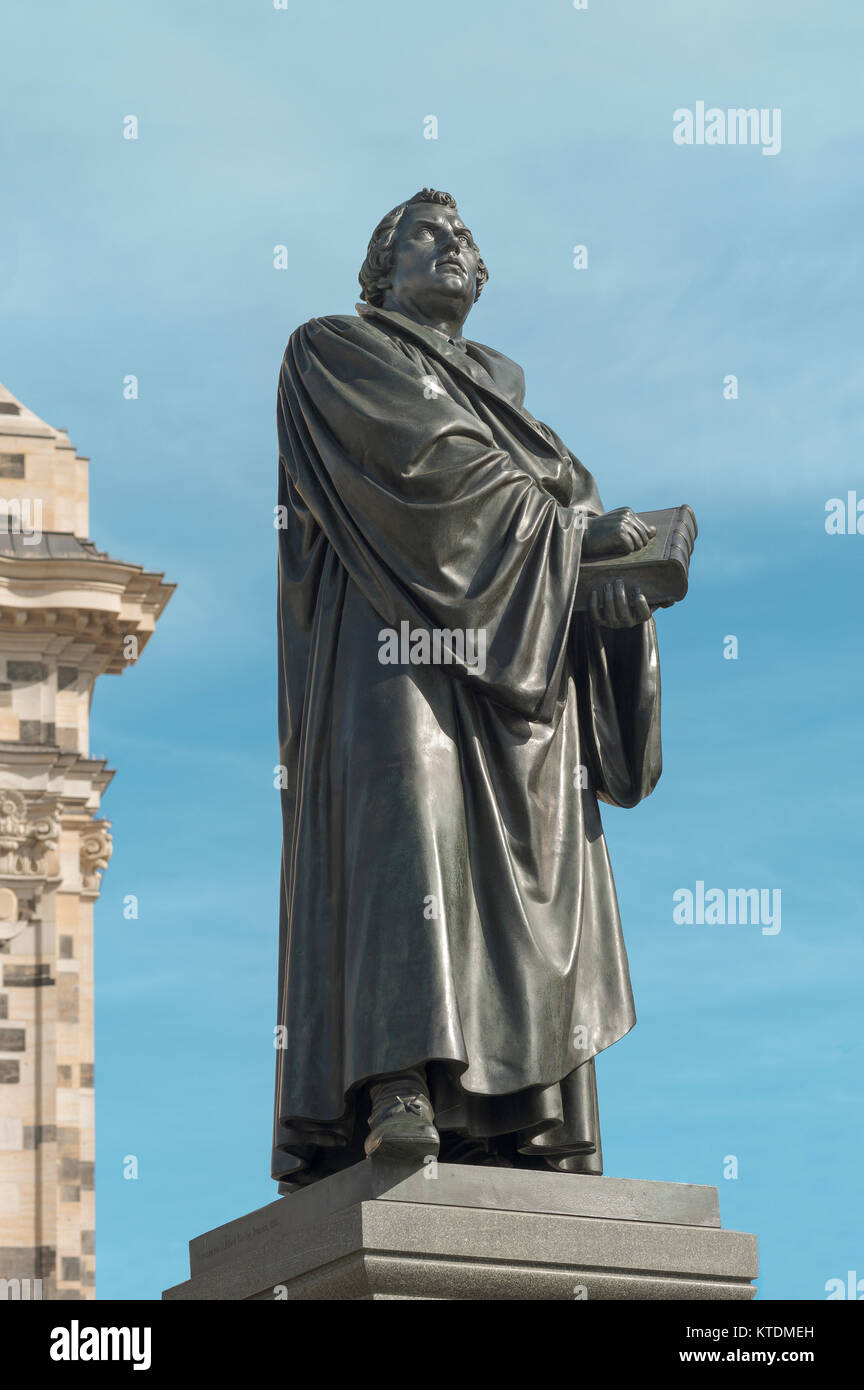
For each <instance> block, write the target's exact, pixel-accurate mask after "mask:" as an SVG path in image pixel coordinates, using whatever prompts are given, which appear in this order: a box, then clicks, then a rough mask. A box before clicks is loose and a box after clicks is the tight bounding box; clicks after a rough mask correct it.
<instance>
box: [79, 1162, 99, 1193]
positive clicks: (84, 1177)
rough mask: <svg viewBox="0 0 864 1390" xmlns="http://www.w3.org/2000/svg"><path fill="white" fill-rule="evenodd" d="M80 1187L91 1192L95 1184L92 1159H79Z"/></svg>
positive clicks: (94, 1168)
mask: <svg viewBox="0 0 864 1390" xmlns="http://www.w3.org/2000/svg"><path fill="white" fill-rule="evenodd" d="M80 1168H81V1187H82V1189H83V1190H84V1191H85V1192H92V1191H93V1188H94V1185H95V1177H96V1164H95V1163H94V1162H93V1161H92V1159H87V1160H84V1159H82V1160H81V1164H80Z"/></svg>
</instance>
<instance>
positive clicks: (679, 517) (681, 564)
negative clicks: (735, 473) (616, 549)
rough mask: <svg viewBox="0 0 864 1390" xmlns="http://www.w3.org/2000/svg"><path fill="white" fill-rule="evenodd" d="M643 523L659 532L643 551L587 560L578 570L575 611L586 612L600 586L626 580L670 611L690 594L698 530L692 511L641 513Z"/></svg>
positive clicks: (625, 581) (672, 510) (678, 508)
mask: <svg viewBox="0 0 864 1390" xmlns="http://www.w3.org/2000/svg"><path fill="white" fill-rule="evenodd" d="M637 515H638V517H639V519H640V520H641V521H644V522H646V524H647V525H649V526H655V527H656V528H657V534H656V535H655V536H654V537H653V538H652V539H651V540H650V541H649V542H648V544H647V545H646V546H643V548H642V549H641V550H632V551H630V552H629V554H627V555H607V556H604V557H603V558H602V559H597V560H585V561H584V562H583V564H581V565H580V566H579V579H578V582H577V585H576V607H577V609H587V607H588V599H589V595H590V593H591V590H592V589H593V588H594V587H595V586H596V585H597V584H608V583H610V582H612V583H614V582H615V580H617V579H623V581H624V583H625V584H626V585H627V586H628V588H630V587H631V586H633V585H638V586H639V588H640V589H641V590H642V592H643V594H644V595H645V597H646V598H647V600H648V602H649V603H653V604H657V605H659V606H661V607H668V606H669V605H670V604H672V603H677V602H678V600H679V599H682V598H683V597H684V595H685V594H686V592H687V580H688V575H689V572H690V556H691V555H692V554H693V547H694V545H695V544H696V536H697V535H698V528H697V526H696V518H695V516H694V515H693V511H692V509H691V508H690V507H688V506H687V505H686V504H685V505H684V506H681V507H668V508H667V509H666V510H665V511H662V512H638V513H637Z"/></svg>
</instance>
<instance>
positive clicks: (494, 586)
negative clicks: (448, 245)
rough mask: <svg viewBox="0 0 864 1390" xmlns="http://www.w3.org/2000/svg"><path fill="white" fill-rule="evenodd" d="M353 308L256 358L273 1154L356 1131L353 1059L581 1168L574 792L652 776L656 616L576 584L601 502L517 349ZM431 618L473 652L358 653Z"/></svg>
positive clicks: (360, 1118)
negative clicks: (272, 971) (527, 396)
mask: <svg viewBox="0 0 864 1390" xmlns="http://www.w3.org/2000/svg"><path fill="white" fill-rule="evenodd" d="M357 307H358V311H359V314H360V316H359V317H355V316H353V315H333V316H331V317H327V318H320V319H312V320H311V321H310V322H309V323H307V324H305V325H303V326H302V327H301V328H298V329H297V331H296V332H295V333H294V334H293V335H292V337H291V340H290V342H289V344H288V347H287V349H286V352H285V357H284V360H283V363H282V369H281V375H280V382H279V393H278V412H277V418H278V431H279V451H280V468H279V504H280V514H279V525H280V529H279V532H278V535H279V605H278V633H279V741H280V764H281V767H282V769H283V772H282V778H283V781H284V786H283V788H282V791H281V800H282V814H283V858H282V879H281V908H280V934H279V984H278V1025H279V1026H278V1036H277V1052H276V1058H277V1068H276V1072H277V1074H276V1101H275V1124H274V1141H273V1155H272V1172H273V1176H274V1177H275V1178H277V1179H281V1180H287V1181H288V1183H289V1184H294V1183H302V1182H304V1181H309V1180H311V1179H312V1178H314V1177H316V1176H320V1175H321V1174H322V1173H325V1172H329V1171H333V1170H335V1169H337V1168H339V1167H343V1166H345V1165H346V1164H348V1163H350V1162H355V1161H357V1160H358V1159H362V1157H363V1151H362V1139H363V1132H364V1130H365V1119H366V1117H367V1116H368V1086H367V1085H366V1084H364V1083H368V1082H369V1081H370V1079H371V1078H374V1077H376V1076H381V1075H384V1074H387V1073H393V1072H399V1071H402V1070H404V1069H406V1068H409V1067H414V1066H418V1065H421V1064H426V1070H427V1076H428V1078H429V1084H430V1094H431V1097H432V1101H433V1105H434V1107H435V1112H436V1124H437V1125H438V1127H439V1129H441V1130H443V1131H447V1132H451V1131H452V1132H454V1133H456V1134H461V1135H466V1136H473V1137H476V1138H480V1139H484V1140H487V1141H489V1143H490V1144H491V1145H492V1146H493V1148H494V1147H495V1146H496V1145H499V1144H501V1143H504V1144H505V1145H506V1143H509V1144H510V1146H511V1150H510V1151H511V1152H512V1151H513V1150H514V1149H515V1151H516V1152H517V1153H519V1154H526V1155H536V1156H538V1157H547V1158H549V1159H551V1160H552V1161H553V1163H554V1166H557V1167H559V1168H561V1169H562V1170H564V1171H580V1172H595V1173H598V1172H601V1171H602V1160H601V1147H600V1133H599V1122H598V1111H597V1093H596V1080H595V1075H594V1060H593V1059H594V1057H595V1056H596V1055H597V1054H598V1053H599V1052H601V1051H602V1050H603V1049H604V1048H607V1047H609V1046H610V1045H611V1044H612V1043H614V1042H616V1041H617V1040H618V1039H619V1038H621V1037H622V1036H623V1035H624V1034H625V1033H627V1032H628V1031H629V1029H630V1028H631V1027H632V1026H633V1024H634V1022H635V1013H634V1008H633V999H632V993H631V988H630V979H629V972H628V965H627V956H626V951H625V947H624V941H623V936H622V932H621V922H620V918H619V913H618V906H617V900H616V894H615V887H614V882H613V878H612V871H611V867H610V864H609V858H608V854H607V849H606V843H605V840H604V837H603V831H602V827H601V822H600V814H599V807H598V800H599V801H605V802H608V803H611V804H613V805H617V806H627V807H629V806H634V805H636V803H637V802H639V801H640V800H641V799H642V797H644V796H647V795H648V794H649V792H650V791H651V790H652V789H653V787H654V785H655V784H656V781H657V779H658V777H659V775H660V768H661V755H660V682H659V667H658V656H657V640H656V632H655V627H654V622H653V620H651V621H649V622H646V623H641V624H639V625H637V626H636V627H633V628H630V629H609V628H603V627H601V626H598V625H597V624H595V623H593V622H592V621H591V620H590V619H589V618H588V617H587V616H586V615H585V614H582V613H579V612H576V611H575V610H574V606H573V600H574V593H575V588H576V580H577V577H578V572H579V562H580V553H581V546H582V538H583V535H584V530H583V525H582V521H581V520H580V510H579V509H580V508H581V509H584V511H583V514H582V515H583V518H584V515H588V516H591V515H597V514H599V513H601V512H602V510H603V508H602V505H601V502H600V498H599V496H598V493H597V489H596V486H595V483H594V480H593V478H592V477H591V475H590V473H589V472H588V471H587V470H586V469H585V468H584V467H583V465H582V464H581V463H580V462H579V460H578V459H577V458H576V457H575V456H574V455H573V454H572V453H570V451H569V450H568V449H567V448H566V446H565V445H564V444H563V443H562V442H561V440H560V439H559V438H558V436H557V435H556V434H555V433H554V432H553V431H552V430H551V429H549V428H548V427H547V426H545V425H543V424H541V423H540V422H538V421H537V420H535V419H534V418H533V417H532V416H531V415H530V414H529V413H528V411H527V410H526V409H525V407H524V405H523V396H524V380H523V373H522V371H521V368H519V367H518V366H517V365H516V364H515V363H514V362H512V361H510V360H509V359H508V358H506V357H504V356H503V355H502V354H500V353H498V352H496V351H494V350H493V349H491V348H488V347H484V346H482V345H481V344H479V343H474V342H471V341H468V340H465V339H461V340H458V341H456V340H452V339H449V338H448V337H446V336H445V335H444V334H443V333H441V332H439V331H438V330H435V329H432V328H428V327H425V326H422V325H419V324H417V323H415V322H413V321H412V320H411V319H409V318H407V317H405V316H403V315H401V314H398V313H395V312H392V311H388V310H383V309H372V308H367V307H366V306H360V305H358V306H357ZM405 623H407V624H408V625H409V627H408V628H407V629H405V628H403V627H402V626H401V625H402V624H405ZM444 629H446V630H448V631H449V632H450V633H452V632H454V631H463V632H464V631H466V630H468V631H471V632H473V633H479V632H482V633H483V635H484V638H485V662H480V661H475V662H474V663H471V662H470V661H469V660H468V659H467V658H466V660H464V661H463V662H461V663H460V662H458V661H456V660H454V661H450V662H447V661H444V660H442V661H441V662H440V663H439V664H433V663H427V664H405V665H396V664H383V663H382V660H381V659H380V653H381V649H382V639H381V634H382V632H384V631H385V630H393V631H395V632H397V633H399V632H404V631H410V632H411V633H412V634H414V633H417V632H418V631H420V632H427V633H430V634H431V633H433V632H434V631H436V630H438V631H439V632H440V631H441V630H444ZM445 643H446V636H445ZM456 655H457V656H458V652H457V653H456ZM502 1151H503V1150H502ZM283 1190H291V1186H290V1185H289V1186H288V1187H286V1188H285V1189H283Z"/></svg>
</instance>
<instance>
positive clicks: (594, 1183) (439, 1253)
mask: <svg viewBox="0 0 864 1390" xmlns="http://www.w3.org/2000/svg"><path fill="white" fill-rule="evenodd" d="M189 1257H190V1266H191V1278H189V1279H188V1280H187V1281H186V1282H185V1283H183V1284H177V1285H176V1286H175V1287H174V1288H171V1289H167V1290H166V1291H165V1293H164V1294H163V1298H166V1299H199V1300H200V1299H204V1300H211V1299H212V1300H217V1301H220V1300H237V1299H244V1300H245V1299H249V1300H257V1301H260V1300H267V1301H270V1300H274V1299H288V1300H292V1301H296V1300H304V1299H306V1300H309V1299H312V1300H316V1299H336V1300H351V1299H359V1300H369V1299H409V1298H411V1299H416V1298H421V1299H481V1300H498V1299H569V1300H573V1299H584V1298H588V1299H592V1298H602V1299H712V1300H713V1299H742V1298H743V1299H749V1298H753V1296H754V1294H755V1292H756V1289H755V1287H754V1285H753V1283H752V1282H751V1281H752V1280H753V1279H754V1278H755V1277H756V1274H757V1249H756V1237H755V1236H753V1235H744V1234H742V1233H741V1232H739V1231H725V1230H723V1229H722V1228H721V1225H720V1214H719V1209H718V1201H717V1189H716V1188H715V1187H695V1186H692V1185H690V1184H686V1183H666V1182H640V1181H638V1180H633V1179H629V1178H596V1177H582V1176H577V1175H575V1174H563V1173H553V1172H548V1173H542V1172H533V1171H525V1170H518V1169H506V1168H480V1167H469V1166H466V1165H457V1164H447V1163H439V1164H430V1165H429V1167H428V1168H425V1169H423V1168H421V1169H416V1168H415V1169H410V1168H404V1167H399V1166H396V1165H393V1164H389V1163H383V1162H381V1161H376V1160H367V1161H366V1162H365V1163H360V1164H357V1166H356V1167H354V1168H349V1169H347V1170H346V1171H345V1172H343V1173H338V1174H336V1175H335V1176H334V1177H332V1178H328V1179H325V1180H324V1181H322V1182H319V1183H317V1184H314V1185H313V1186H311V1187H309V1188H307V1189H305V1190H303V1191H300V1192H297V1193H295V1194H293V1195H292V1196H288V1197H280V1198H279V1199H278V1200H277V1201H275V1202H271V1203H270V1205H269V1206H266V1207H261V1208H260V1210H258V1211H255V1212H251V1213H250V1214H249V1215H248V1216H242V1217H240V1218H239V1219H238V1220H236V1221H230V1222H228V1224H227V1225H225V1226H219V1227H217V1228H216V1229H215V1230H213V1231H208V1232H207V1234H206V1235H202V1236H198V1237H197V1238H196V1239H195V1240H193V1241H191V1242H190V1245H189Z"/></svg>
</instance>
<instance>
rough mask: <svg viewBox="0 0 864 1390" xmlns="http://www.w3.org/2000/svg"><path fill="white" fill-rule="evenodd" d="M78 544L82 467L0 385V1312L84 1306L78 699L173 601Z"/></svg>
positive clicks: (87, 796)
mask: <svg viewBox="0 0 864 1390" xmlns="http://www.w3.org/2000/svg"><path fill="white" fill-rule="evenodd" d="M88 534H89V515H88V461H87V459H86V458H81V457H79V456H78V454H76V452H75V449H74V447H73V445H72V444H71V443H70V442H69V438H68V436H67V434H66V432H65V431H64V430H62V429H53V428H52V427H51V426H50V425H46V424H45V423H44V422H43V421H42V420H40V419H38V418H37V417H36V416H35V415H34V414H33V413H32V412H31V411H30V410H28V409H27V408H26V407H25V406H24V405H22V404H21V402H20V401H18V400H16V399H15V397H14V396H12V395H11V394H10V393H9V392H8V391H7V390H6V389H5V387H3V386H0V1297H2V1293H3V1291H4V1290H5V1292H6V1295H7V1296H8V1297H13V1298H14V1297H19V1296H21V1297H28V1296H29V1297H31V1298H32V1297H39V1296H41V1297H42V1298H53V1299H88V1298H93V1297H94V1282H95V1279H94V1254H93V1240H94V1192H93V1165H94V1147H93V1146H94V1129H93V1110H94V1091H93V1064H94V1057H93V904H94V902H95V901H96V898H97V897H98V896H99V884H100V879H101V877H102V872H103V870H104V869H105V868H106V866H107V864H108V860H109V858H110V856H111V835H110V825H109V822H108V821H106V820H103V819H102V817H101V816H100V814H99V807H100V803H101V800H102V794H103V792H104V791H105V788H106V787H107V786H108V783H109V782H110V780H111V777H112V776H113V773H112V771H111V770H109V768H108V767H107V765H106V763H105V761H104V760H103V759H102V758H94V757H91V755H90V741H89V712H90V702H91V698H92V695H93V687H94V685H95V683H96V678H97V677H98V676H101V675H103V674H104V673H108V674H112V675H117V674H119V673H120V672H122V671H123V670H125V668H126V666H128V665H131V664H133V663H134V661H135V660H136V659H137V657H138V656H139V655H140V652H141V650H142V649H143V647H144V645H145V644H146V642H147V640H148V638H149V637H150V634H151V633H152V631H153V629H154V627H155V625H156V621H157V619H158V618H159V616H160V614H161V613H162V610H163V609H164V607H165V604H166V603H167V602H168V599H169V598H170V596H171V593H172V592H173V588H174V586H173V585H171V584H166V583H165V581H164V578H163V576H162V575H161V574H153V573H150V572H149V571H147V570H144V569H142V568H141V566H140V565H133V564H127V563H126V562H125V561H122V560H115V559H113V558H112V557H111V556H109V555H106V554H104V553H102V552H101V551H99V550H97V549H96V547H95V546H94V545H93V543H92V542H91V541H90V540H89V539H88ZM4 1279H5V1280H7V1281H9V1282H8V1283H7V1284H5V1285H4V1284H3V1283H2V1281H3V1280H4ZM37 1280H41V1286H40V1285H37V1284H36V1283H35V1282H34V1281H37ZM15 1281H21V1282H20V1283H16V1282H15ZM26 1281H30V1282H29V1284H28V1283H27V1282H26Z"/></svg>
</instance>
